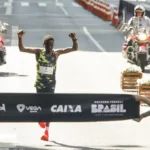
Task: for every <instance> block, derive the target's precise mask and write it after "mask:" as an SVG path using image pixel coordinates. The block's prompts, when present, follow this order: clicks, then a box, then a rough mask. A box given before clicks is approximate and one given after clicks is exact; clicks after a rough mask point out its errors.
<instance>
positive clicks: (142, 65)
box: [139, 54, 146, 72]
mask: <svg viewBox="0 0 150 150" xmlns="http://www.w3.org/2000/svg"><path fill="white" fill-rule="evenodd" d="M139 66H140V68H141V70H142V72H145V66H146V55H145V54H140V55H139Z"/></svg>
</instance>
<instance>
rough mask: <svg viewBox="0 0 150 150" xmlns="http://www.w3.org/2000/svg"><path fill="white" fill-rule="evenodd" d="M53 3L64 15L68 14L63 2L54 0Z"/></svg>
mask: <svg viewBox="0 0 150 150" xmlns="http://www.w3.org/2000/svg"><path fill="white" fill-rule="evenodd" d="M55 4H56V6H58V7H60V9H61V10H62V11H63V12H64V14H65V15H66V16H68V12H67V10H66V9H65V8H64V4H63V3H60V2H59V1H58V0H55Z"/></svg>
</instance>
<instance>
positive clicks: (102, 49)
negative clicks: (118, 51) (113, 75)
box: [83, 27, 106, 52]
mask: <svg viewBox="0 0 150 150" xmlns="http://www.w3.org/2000/svg"><path fill="white" fill-rule="evenodd" d="M83 31H84V33H85V34H86V35H87V37H89V39H90V40H91V41H92V42H93V43H94V44H95V46H96V47H97V48H98V49H99V50H100V51H102V52H106V50H105V49H104V48H103V47H102V46H101V45H100V44H99V43H98V42H97V41H96V40H95V39H94V38H93V37H92V35H91V34H90V32H89V31H88V30H87V28H86V27H83Z"/></svg>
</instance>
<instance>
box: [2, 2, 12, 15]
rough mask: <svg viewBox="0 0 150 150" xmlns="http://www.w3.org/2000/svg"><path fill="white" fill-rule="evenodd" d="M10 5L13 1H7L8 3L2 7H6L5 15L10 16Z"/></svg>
mask: <svg viewBox="0 0 150 150" xmlns="http://www.w3.org/2000/svg"><path fill="white" fill-rule="evenodd" d="M12 3H13V0H8V3H4V6H6V15H11V14H12Z"/></svg>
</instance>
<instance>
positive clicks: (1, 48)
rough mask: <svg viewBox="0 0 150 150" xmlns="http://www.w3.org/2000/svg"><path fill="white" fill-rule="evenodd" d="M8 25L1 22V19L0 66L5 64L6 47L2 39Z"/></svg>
mask: <svg viewBox="0 0 150 150" xmlns="http://www.w3.org/2000/svg"><path fill="white" fill-rule="evenodd" d="M8 26H9V24H8V23H2V21H0V66H1V65H4V64H6V47H5V44H4V40H5V35H6V34H7V27H8Z"/></svg>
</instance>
